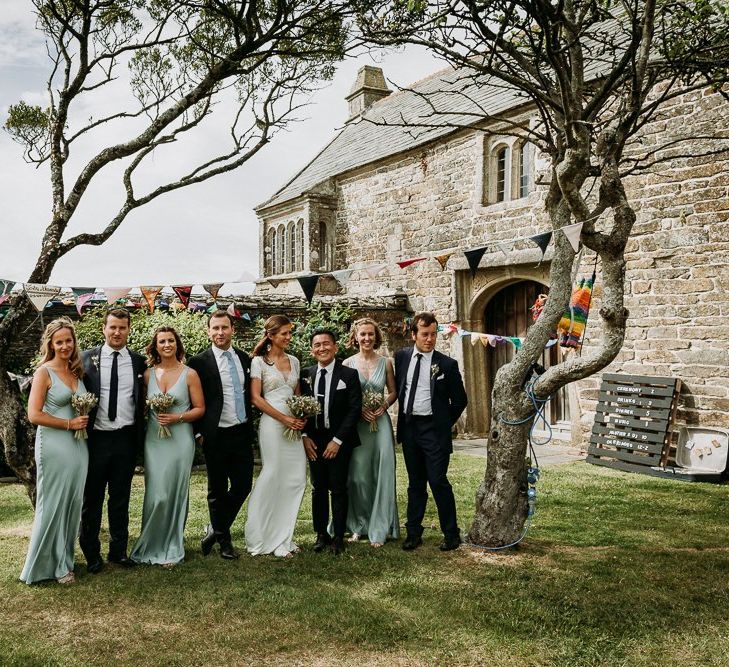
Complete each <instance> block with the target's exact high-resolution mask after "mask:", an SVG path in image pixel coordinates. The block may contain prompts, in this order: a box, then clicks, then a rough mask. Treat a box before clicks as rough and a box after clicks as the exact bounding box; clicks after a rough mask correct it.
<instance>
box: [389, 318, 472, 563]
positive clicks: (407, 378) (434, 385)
mask: <svg viewBox="0 0 729 667" xmlns="http://www.w3.org/2000/svg"><path fill="white" fill-rule="evenodd" d="M411 332H412V338H413V341H414V342H415V346H414V347H409V348H405V349H404V350H400V351H399V352H398V353H397V354H396V355H395V381H396V384H397V395H398V406H399V408H398V419H397V441H398V442H401V443H402V451H403V455H404V458H405V466H406V467H407V471H408V510H407V523H406V524H405V527H406V529H407V537H406V538H405V541H404V542H403V545H402V548H403V549H405V550H406V551H412V550H413V549H415V548H417V547H418V546H420V545H421V544H422V543H423V539H422V534H423V515H424V514H425V505H426V504H427V502H428V491H427V488H426V483H427V484H429V485H430V490H431V492H432V494H433V498H434V499H435V504H436V506H437V508H438V518H439V519H440V528H441V530H442V531H443V536H444V540H443V543H442V544H441V545H440V549H441V551H450V550H451V549H456V548H457V547H458V545H459V544H460V543H461V535H460V532H459V530H458V523H457V521H456V502H455V499H454V497H453V489H452V488H451V484H450V482H449V481H448V464H449V462H450V456H451V452H452V451H453V440H452V435H451V432H452V429H453V425H454V424H455V423H456V421H457V420H458V418H459V417H460V416H461V413H462V412H463V410H464V409H465V408H466V404H467V403H468V399H467V397H466V391H465V389H464V388H463V381H462V379H461V374H460V372H459V370H458V362H457V361H456V360H455V359H451V358H450V357H447V356H446V355H444V354H441V353H440V352H438V351H437V350H435V341H436V337H437V335H438V322H437V320H436V319H435V316H434V315H433V314H432V313H417V314H416V315H415V316H414V317H413V322H412V327H411Z"/></svg>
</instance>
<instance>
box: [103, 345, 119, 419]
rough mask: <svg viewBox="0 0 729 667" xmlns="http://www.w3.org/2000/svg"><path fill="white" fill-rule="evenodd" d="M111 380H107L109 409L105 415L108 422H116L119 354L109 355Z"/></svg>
mask: <svg viewBox="0 0 729 667" xmlns="http://www.w3.org/2000/svg"><path fill="white" fill-rule="evenodd" d="M111 357H112V362H111V379H110V380H109V409H108V410H107V412H106V414H107V416H108V417H109V421H110V422H113V421H115V420H116V404H117V399H118V397H119V353H118V352H112V353H111Z"/></svg>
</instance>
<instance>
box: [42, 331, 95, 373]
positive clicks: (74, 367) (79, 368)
mask: <svg viewBox="0 0 729 667" xmlns="http://www.w3.org/2000/svg"><path fill="white" fill-rule="evenodd" d="M61 329H68V330H69V331H70V332H71V338H73V353H72V354H71V357H70V359H69V360H68V370H70V371H71V373H73V375H75V376H76V377H77V378H81V377H83V375H84V367H83V364H82V363H81V355H80V354H79V351H78V341H77V340H76V327H74V325H73V322H72V321H71V320H69V319H68V318H67V317H59V318H57V319H55V320H53V321H52V322H49V323H48V326H46V328H45V331H44V332H43V336H42V338H41V345H40V353H41V356H42V357H43V358H42V359H41V360H40V363H39V364H38V365H39V366H42V365H43V364H45V363H47V362H49V361H51V360H52V359H55V357H56V351H55V350H54V349H53V343H52V341H53V336H54V335H55V334H56V333H58V332H59V331H60V330H61Z"/></svg>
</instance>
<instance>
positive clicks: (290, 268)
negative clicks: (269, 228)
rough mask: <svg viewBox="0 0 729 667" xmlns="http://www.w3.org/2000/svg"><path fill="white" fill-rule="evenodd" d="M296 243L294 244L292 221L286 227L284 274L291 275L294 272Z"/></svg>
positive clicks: (293, 225)
mask: <svg viewBox="0 0 729 667" xmlns="http://www.w3.org/2000/svg"><path fill="white" fill-rule="evenodd" d="M297 245H298V244H297V243H296V224H295V223H294V221H293V220H289V222H288V224H287V225H286V253H285V254H286V272H287V273H293V272H294V271H296V262H297V257H298V254H297Z"/></svg>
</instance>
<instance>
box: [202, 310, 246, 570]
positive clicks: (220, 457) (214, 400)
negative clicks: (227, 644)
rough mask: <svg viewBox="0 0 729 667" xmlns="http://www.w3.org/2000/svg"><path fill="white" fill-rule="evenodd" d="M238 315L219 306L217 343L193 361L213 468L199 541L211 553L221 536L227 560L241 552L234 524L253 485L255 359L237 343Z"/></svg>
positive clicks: (213, 320) (214, 320)
mask: <svg viewBox="0 0 729 667" xmlns="http://www.w3.org/2000/svg"><path fill="white" fill-rule="evenodd" d="M233 332H234V324H233V318H232V317H231V316H230V315H229V314H228V313H227V312H225V311H223V310H216V311H215V312H214V313H212V314H211V315H210V317H209V318H208V337H209V338H210V342H211V343H212V346H211V347H210V348H208V349H207V350H205V352H202V353H200V354H198V355H196V356H194V357H193V358H192V359H190V361H189V362H188V365H189V366H190V368H194V369H195V370H196V371H197V373H198V375H199V376H200V382H201V383H202V389H203V395H204V396H205V415H204V416H203V418H202V419H201V420H200V421H199V422H197V423H196V424H195V437H196V439H197V441H198V443H200V444H202V448H203V453H204V454H205V464H206V466H207V472H208V512H209V513H210V525H209V526H207V528H206V532H205V536H204V537H203V539H202V541H201V543H200V547H201V548H202V552H203V554H204V555H205V556H207V555H208V554H209V553H210V552H211V551H212V548H213V545H214V544H215V543H216V542H217V543H218V544H219V545H220V555H221V557H223V558H225V559H227V560H233V559H235V558H238V557H239V554H238V552H237V551H236V550H235V549H234V548H233V542H232V538H231V535H230V528H231V526H232V525H233V522H234V521H235V518H236V517H237V516H238V512H239V511H240V508H241V507H242V506H243V503H244V502H245V499H246V498H247V497H248V494H249V493H250V492H251V487H252V486H253V420H252V419H251V417H252V414H253V413H252V411H251V393H250V379H251V359H250V357H249V356H248V355H247V354H246V353H245V352H243V351H242V350H238V349H235V348H234V347H233V346H232V341H233Z"/></svg>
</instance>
